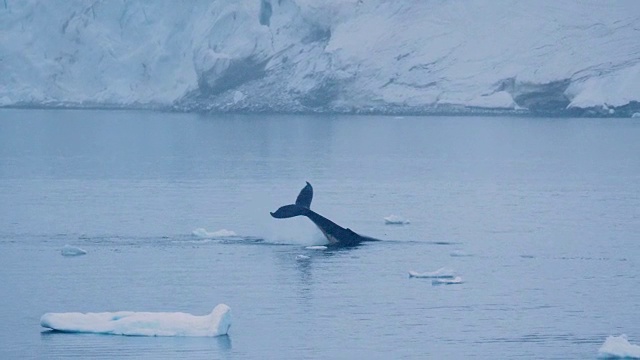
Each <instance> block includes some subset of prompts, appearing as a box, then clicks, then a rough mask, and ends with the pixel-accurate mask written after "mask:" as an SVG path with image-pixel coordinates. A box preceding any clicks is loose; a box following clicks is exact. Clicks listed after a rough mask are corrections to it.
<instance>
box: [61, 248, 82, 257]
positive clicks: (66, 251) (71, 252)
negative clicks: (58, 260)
mask: <svg viewBox="0 0 640 360" xmlns="http://www.w3.org/2000/svg"><path fill="white" fill-rule="evenodd" d="M86 253H87V252H86V251H85V250H83V249H81V248H79V247H75V246H71V245H65V246H64V247H63V248H62V250H60V254H62V256H80V255H85V254H86Z"/></svg>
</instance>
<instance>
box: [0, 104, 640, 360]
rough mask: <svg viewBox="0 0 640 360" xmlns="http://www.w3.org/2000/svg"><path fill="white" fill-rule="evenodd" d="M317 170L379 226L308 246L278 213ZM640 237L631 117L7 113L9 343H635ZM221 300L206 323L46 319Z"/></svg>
mask: <svg viewBox="0 0 640 360" xmlns="http://www.w3.org/2000/svg"><path fill="white" fill-rule="evenodd" d="M305 181H309V182H310V183H312V185H313V187H314V191H315V193H314V198H313V203H312V205H311V207H312V209H314V210H315V211H317V212H318V213H320V214H322V215H324V216H326V217H328V218H329V219H331V220H333V221H335V222H336V223H338V224H340V225H342V226H344V227H349V228H351V229H352V230H354V231H356V232H358V233H360V234H363V235H367V236H372V237H375V238H379V239H382V240H384V241H381V242H372V243H365V244H363V245H361V246H358V247H355V248H348V249H338V250H332V249H327V250H318V249H313V248H312V249H308V248H307V247H309V246H311V245H319V244H322V242H323V238H322V234H321V233H320V232H319V231H318V230H317V229H315V228H314V226H313V224H312V223H311V222H310V221H308V220H307V219H305V218H294V219H273V218H271V217H270V215H269V212H270V211H274V210H275V209H277V208H278V207H279V206H281V205H285V204H289V203H292V202H294V201H295V198H296V196H297V194H298V192H299V191H300V189H301V188H302V187H303V186H304V185H305ZM390 215H396V216H399V217H402V218H404V219H406V220H408V221H410V223H409V224H405V225H386V224H385V220H384V218H385V217H388V216H390ZM198 229H200V230H198ZM223 229H225V230H228V231H227V234H230V232H233V233H235V234H236V235H235V236H223V237H215V236H213V238H211V236H207V235H206V233H207V232H211V233H215V232H219V231H220V230H223ZM194 231H195V234H194ZM203 234H204V235H203ZM65 245H71V246H75V247H79V248H82V249H84V250H85V251H86V252H87V254H86V255H82V256H74V257H69V256H63V255H62V254H61V250H62V249H63V247H64V246H65ZM299 255H305V256H306V257H308V258H306V257H300V256H299ZM639 257H640V121H638V120H637V119H568V118H551V119H548V118H539V117H537V118H536V117H527V118H517V117H393V116H386V117H385V116H331V115H317V116H315V115H314V116H310V115H304V116H303V115H300V116H298V115H295V116H294V115H287V116H285V115H268V116H267V115H246V116H240V115H197V114H174V113H162V112H146V111H84V110H69V111H67V110H11V109H5V110H1V111H0V358H1V359H69V358H78V359H116V358H130V359H471V358H478V359H489V358H497V359H519V358H522V359H592V358H596V356H597V352H598V349H599V347H600V346H601V345H602V344H603V342H604V340H605V339H606V337H607V336H608V335H620V334H627V335H628V337H629V340H630V341H631V342H632V343H636V344H638V343H640V262H639V260H640V259H639ZM440 268H448V269H451V270H452V271H454V272H455V273H456V274H457V275H459V276H460V277H461V279H462V281H463V282H462V283H461V284H454V285H439V286H435V285H433V284H432V280H431V279H422V278H410V277H409V275H408V273H409V271H416V272H428V271H435V270H438V269H440ZM220 303H224V304H227V305H229V306H230V307H231V309H232V318H233V320H232V326H231V329H230V331H229V335H228V336H222V337H215V338H207V337H203V338H198V337H138V336H110V335H91V334H67V333H57V332H50V331H47V330H46V329H44V328H42V327H40V317H41V316H42V315H43V314H44V313H47V312H102V311H120V310H131V311H169V312H173V311H181V312H187V313H192V314H196V315H203V314H207V313H209V312H210V311H211V310H212V309H213V307H214V306H215V305H217V304H220Z"/></svg>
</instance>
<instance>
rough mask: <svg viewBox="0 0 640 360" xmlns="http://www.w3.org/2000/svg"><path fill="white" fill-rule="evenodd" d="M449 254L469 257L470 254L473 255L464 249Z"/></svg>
mask: <svg viewBox="0 0 640 360" xmlns="http://www.w3.org/2000/svg"><path fill="white" fill-rule="evenodd" d="M449 256H451V257H469V256H473V255H472V254H468V253H466V252H464V251H462V250H454V251H453V252H452V253H451V254H449Z"/></svg>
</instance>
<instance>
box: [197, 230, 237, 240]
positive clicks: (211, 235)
mask: <svg viewBox="0 0 640 360" xmlns="http://www.w3.org/2000/svg"><path fill="white" fill-rule="evenodd" d="M191 234H193V236H197V237H199V238H203V239H216V238H228V237H234V236H238V234H236V233H235V232H233V231H231V230H227V229H221V230H218V231H213V232H209V231H207V229H203V228H197V229H195V230H193V231H192V232H191Z"/></svg>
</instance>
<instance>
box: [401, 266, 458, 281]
mask: <svg viewBox="0 0 640 360" xmlns="http://www.w3.org/2000/svg"><path fill="white" fill-rule="evenodd" d="M455 276H456V275H455V272H454V271H453V270H451V269H447V268H440V269H438V270H436V271H430V272H424V273H419V272H416V271H413V270H410V271H409V277H410V278H427V279H453V278H455Z"/></svg>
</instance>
